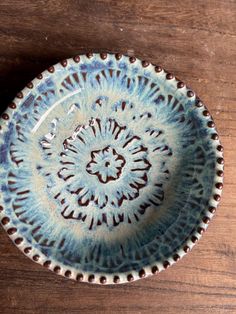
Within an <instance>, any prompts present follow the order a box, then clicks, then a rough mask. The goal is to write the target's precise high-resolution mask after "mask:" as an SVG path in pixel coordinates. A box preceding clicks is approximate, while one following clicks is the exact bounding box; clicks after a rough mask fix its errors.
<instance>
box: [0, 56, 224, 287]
mask: <svg viewBox="0 0 236 314" xmlns="http://www.w3.org/2000/svg"><path fill="white" fill-rule="evenodd" d="M94 55H97V56H99V55H100V58H101V60H102V61H105V60H106V59H107V57H108V56H110V57H114V58H115V59H116V61H117V62H119V60H121V59H122V58H123V57H125V58H129V62H130V63H131V64H135V63H136V62H140V63H141V65H142V67H144V68H150V67H152V69H153V70H154V71H155V72H156V75H165V76H166V81H167V82H168V81H171V82H172V83H173V82H174V83H175V84H176V91H177V90H180V89H181V92H182V93H183V94H185V95H186V96H187V97H189V98H190V99H195V106H196V109H197V110H199V111H200V112H201V113H202V116H203V117H205V121H206V127H208V128H211V129H212V133H211V135H210V136H211V140H212V141H213V142H214V145H215V149H216V158H217V159H216V167H215V178H214V185H213V187H212V195H211V198H210V199H209V206H208V207H207V208H206V209H205V211H204V213H203V215H202V219H201V222H200V223H199V224H198V225H197V226H196V227H195V231H194V232H193V233H191V234H190V235H189V238H188V239H187V240H186V242H185V243H184V244H183V245H182V247H181V248H180V249H179V250H177V251H176V252H174V253H173V255H172V256H170V257H169V258H167V259H166V260H163V261H162V262H157V263H154V264H151V265H149V266H146V267H144V268H142V269H140V270H139V271H136V270H133V271H130V272H125V273H92V272H83V271H78V270H76V269H74V268H73V267H67V266H65V265H63V264H62V263H55V262H53V261H51V260H50V259H48V258H47V257H46V256H45V255H44V254H42V253H41V252H40V251H39V250H37V249H35V248H32V246H31V245H30V244H29V243H28V242H27V241H26V239H24V238H23V237H22V236H21V234H18V231H17V229H16V228H15V227H14V225H13V224H12V223H11V221H10V218H9V217H8V216H7V215H4V208H3V206H1V205H0V219H1V225H2V226H3V228H4V229H5V231H6V232H7V234H8V236H9V237H10V239H11V240H12V241H13V243H14V244H15V245H16V246H17V247H18V248H19V249H20V250H21V251H22V252H23V253H24V254H25V255H26V256H27V257H29V258H30V259H32V260H33V261H34V262H36V263H38V264H40V265H42V266H44V267H45V268H48V269H50V270H51V271H53V272H55V273H57V274H58V275H61V276H64V277H66V278H70V279H73V280H76V281H79V282H87V283H94V284H101V285H104V284H121V283H128V282H132V281H135V280H138V279H141V278H145V277H149V276H152V275H154V274H157V273H159V272H161V271H162V270H165V269H167V268H168V267H169V266H172V265H173V264H175V263H176V262H177V261H178V260H180V259H181V258H183V257H184V256H185V255H186V254H187V253H188V252H189V251H190V250H191V249H192V248H193V247H194V246H195V244H196V243H197V242H198V240H199V239H200V238H201V237H202V234H203V233H204V232H205V231H206V229H207V227H208V225H209V222H210V221H211V219H212V218H213V216H214V214H215V212H216V209H217V206H218V204H219V202H220V199H221V193H222V189H223V175H224V159H223V146H222V145H221V143H220V141H219V135H218V132H217V130H216V127H215V123H214V121H213V118H212V117H211V115H210V113H209V111H208V109H207V107H206V106H205V105H204V104H203V102H202V101H201V100H200V99H199V98H198V97H197V96H196V95H195V93H194V92H193V91H192V90H191V89H189V88H187V86H186V85H185V84H184V83H183V82H182V81H180V80H179V79H177V78H176V77H175V76H174V75H173V74H172V73H169V72H167V71H165V70H164V69H163V68H162V67H161V66H159V65H153V64H151V63H149V62H147V61H145V60H143V61H142V60H140V59H137V58H136V57H134V56H132V57H129V56H126V55H122V54H120V53H116V54H111V53H105V52H104V53H100V54H98V53H97V54H93V53H87V54H86V55H76V56H74V57H73V58H69V59H64V60H62V61H61V62H59V63H57V64H55V65H53V66H51V67H49V68H48V69H47V70H45V71H43V72H42V73H40V74H39V75H37V77H36V78H35V79H34V80H33V81H31V82H29V83H28V84H27V85H26V87H25V88H24V89H23V90H22V91H21V92H19V93H17V95H16V97H15V99H14V100H13V102H12V103H10V105H9V106H8V108H7V109H6V111H5V112H4V113H3V114H2V115H1V118H0V134H2V133H3V128H4V127H6V128H7V127H8V121H9V120H10V119H11V115H12V113H13V112H14V111H15V110H17V107H18V105H19V104H20V102H21V101H22V100H23V99H24V97H25V96H26V95H27V93H28V92H29V91H30V90H31V89H33V88H34V86H37V85H38V84H39V83H40V81H41V80H42V79H43V78H44V77H48V76H49V75H53V73H55V71H58V70H60V69H61V68H66V67H67V66H68V65H71V64H73V63H74V64H78V63H79V62H80V60H81V57H82V56H83V57H85V56H86V57H87V58H88V59H92V58H93V56H94Z"/></svg>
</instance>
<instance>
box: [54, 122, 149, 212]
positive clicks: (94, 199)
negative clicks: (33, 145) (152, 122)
mask: <svg viewBox="0 0 236 314" xmlns="http://www.w3.org/2000/svg"><path fill="white" fill-rule="evenodd" d="M76 129H80V132H79V133H78V134H77V136H76V138H75V139H74V140H73V142H69V141H68V140H67V141H66V142H67V143H69V144H67V146H66V149H67V151H66V152H62V153H61V156H62V160H61V164H63V165H64V166H63V167H62V168H61V169H60V170H59V171H58V176H59V177H60V178H61V179H63V180H64V181H66V182H68V183H67V184H68V188H67V190H68V191H69V192H70V193H71V194H75V195H76V196H77V202H78V204H79V205H80V206H87V205H88V204H89V203H93V204H94V205H96V206H98V207H99V208H104V207H105V206H106V205H108V204H109V206H114V207H120V206H121V205H122V203H123V202H124V200H133V199H135V198H136V197H138V195H139V190H140V189H142V188H143V187H144V186H145V185H146V184H147V181H148V178H147V172H148V171H149V169H150V167H151V164H150V162H149V161H148V159H147V148H146V147H145V146H143V144H142V141H141V139H140V138H139V137H138V136H136V135H134V134H133V132H132V131H131V130H129V129H128V128H126V127H123V126H120V125H119V124H118V123H117V122H116V121H115V120H114V119H108V120H106V119H105V120H104V121H101V120H100V119H96V120H95V121H94V122H93V124H92V125H89V127H87V126H85V125H83V126H82V128H81V127H80V128H78V127H77V128H76ZM95 135H96V136H95ZM107 143H109V145H108V146H106V144H107ZM101 146H103V147H104V146H105V148H102V149H100V150H99V149H97V150H95V149H94V148H96V147H101ZM123 156H125V158H124V157H123ZM88 160H90V161H89V162H87V161H88ZM126 160H127V161H126ZM75 173H76V175H75ZM118 179H119V180H118ZM107 185H109V186H107Z"/></svg>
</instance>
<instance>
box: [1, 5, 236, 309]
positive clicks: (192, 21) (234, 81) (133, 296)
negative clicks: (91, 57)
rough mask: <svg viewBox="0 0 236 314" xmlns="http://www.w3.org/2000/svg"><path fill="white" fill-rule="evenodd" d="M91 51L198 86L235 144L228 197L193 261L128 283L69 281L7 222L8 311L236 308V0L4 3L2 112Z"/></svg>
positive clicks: (229, 153) (228, 147)
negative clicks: (58, 66)
mask: <svg viewBox="0 0 236 314" xmlns="http://www.w3.org/2000/svg"><path fill="white" fill-rule="evenodd" d="M87 51H96V52H101V51H106V52H121V53H125V54H130V55H133V54H134V55H136V56H137V57H140V58H142V59H147V60H148V61H150V62H153V63H156V64H160V65H162V66H163V67H164V68H166V69H168V70H169V71H171V72H173V73H174V74H175V75H176V76H178V77H180V78H181V79H183V80H184V81H185V82H186V83H187V84H188V85H189V86H191V87H192V88H193V89H194V90H195V91H196V92H197V94H198V95H199V96H200V97H201V98H202V99H203V101H204V102H205V103H206V104H207V105H208V108H209V110H210V112H211V113H212V115H213V117H214V119H215V122H216V124H217V127H218V131H219V133H220V135H221V140H222V143H223V145H224V148H225V160H226V167H225V186H224V192H223V198H222V202H221V205H220V207H219V208H218V211H217V214H216V216H215V218H214V219H213V222H211V224H210V226H209V229H208V230H207V232H206V234H205V235H204V237H203V238H202V239H201V241H200V242H199V243H198V245H197V246H196V247H195V248H194V249H193V251H192V252H191V253H189V254H188V255H187V256H186V257H185V258H184V259H182V260H181V261H179V262H178V263H177V264H175V265H174V266H173V267H171V268H170V269H168V270H166V271H165V272H162V273H160V274H159V275H157V276H155V277H152V278H149V279H145V280H140V281H138V282H134V283H131V284H125V285H120V286H92V285H87V284H79V283H77V282H73V281H70V280H67V279H65V278H62V277H59V276H57V275H55V274H53V273H51V272H49V271H47V270H45V269H43V268H42V267H41V266H39V265H37V264H35V263H33V262H31V261H30V260H29V259H27V258H26V257H25V256H24V255H23V254H22V253H21V252H20V251H19V250H18V249H17V248H16V247H15V246H14V245H13V244H12V243H11V241H10V240H9V239H8V237H7V235H6V234H5V232H4V231H3V230H2V228H0V313H3V314H5V313H22V314H27V313H46V314H47V313H57V314H59V313H68V314H69V313H136V314H138V313H236V157H235V156H236V143H235V141H236V1H235V0H225V1H221V0H198V1H197V0H195V1H191V0H189V1H185V0H182V1H170V0H168V1H166V0H164V1H155V0H152V1H149V0H142V1H135V0H132V1H131V0H126V1H123V0H122V1H106V0H99V1H92V0H84V1H72V0H71V1H69V0H51V1H46V0H38V1H34V0H14V1H13V0H1V1H0V100H1V110H2V111H3V110H4V108H5V107H6V106H7V104H8V103H9V102H10V101H11V100H12V98H13V97H14V96H15V94H16V93H17V92H18V91H19V90H21V89H22V88H23V87H24V86H25V85H26V83H28V81H30V80H31V79H32V78H34V77H35V76H36V75H37V74H38V73H39V72H41V71H42V70H44V69H45V68H47V67H48V66H49V65H52V64H54V63H56V62H58V61H59V60H61V59H64V58H66V57H70V56H73V55H76V54H80V53H84V52H87Z"/></svg>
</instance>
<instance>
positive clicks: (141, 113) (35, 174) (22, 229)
mask: <svg viewBox="0 0 236 314" xmlns="http://www.w3.org/2000/svg"><path fill="white" fill-rule="evenodd" d="M50 72H53V73H50ZM177 84H178V83H177V82H176V80H175V79H173V77H171V76H169V77H168V74H166V73H165V72H164V71H163V70H160V69H156V68H155V67H154V66H152V65H149V64H148V63H146V64H142V63H141V62H140V61H139V60H136V59H134V60H130V59H129V58H128V57H125V56H122V57H121V58H119V59H117V58H116V57H115V56H114V55H107V56H106V58H101V56H100V55H93V56H91V57H90V58H88V57H87V56H80V57H78V59H77V60H76V59H75V60H73V59H70V60H68V61H67V64H66V67H65V66H63V65H62V64H58V65H56V66H55V67H52V68H51V70H49V72H47V74H45V73H44V75H43V79H41V77H39V78H38V79H36V81H35V82H34V86H33V88H30V89H29V88H28V89H27V90H25V95H24V98H23V99H22V100H20V101H19V104H18V106H17V109H16V110H15V111H14V113H13V114H12V116H11V118H10V119H9V121H8V122H7V125H6V126H4V127H3V128H2V131H1V132H2V136H1V139H0V150H1V156H0V159H1V168H0V180H1V194H2V202H3V206H4V209H5V214H6V215H7V216H8V217H9V218H10V220H11V223H12V225H13V226H14V227H15V228H16V229H17V232H18V234H19V235H21V236H22V237H23V239H24V241H26V242H27V245H29V246H30V247H32V248H33V252H35V253H36V252H39V255H40V254H42V257H41V258H42V262H44V261H46V260H48V259H49V260H50V261H52V262H53V263H54V264H58V265H60V266H61V267H66V268H68V269H71V271H72V272H75V273H76V272H82V273H83V272H85V273H88V274H89V273H95V274H96V273H98V274H108V275H109V274H121V275H120V276H121V278H122V274H126V273H128V272H131V271H136V272H138V271H139V270H140V269H143V268H145V267H149V266H150V267H153V265H156V264H158V263H163V261H168V260H169V263H171V260H170V258H171V257H172V256H173V255H174V254H175V253H176V252H178V254H180V253H179V251H180V250H181V248H182V247H183V245H184V244H185V243H186V241H187V239H188V238H189V237H190V236H191V235H193V234H194V233H195V232H196V227H197V226H199V225H200V223H201V221H202V218H203V216H204V212H205V209H206V207H207V206H209V205H212V206H215V203H214V200H211V197H212V194H213V191H214V189H215V188H214V182H215V169H216V160H217V156H218V155H217V152H216V146H215V142H214V141H213V140H212V134H213V133H214V130H213V129H212V126H210V125H209V121H208V120H207V119H206V117H205V116H204V113H203V109H201V108H199V107H197V106H196V97H195V94H194V93H193V92H191V91H188V90H187V89H186V87H185V86H184V85H183V86H181V84H179V85H177ZM209 126H210V127H209ZM180 255H181V254H180ZM124 276H125V275H124Z"/></svg>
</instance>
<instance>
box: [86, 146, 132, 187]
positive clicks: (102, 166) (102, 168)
mask: <svg viewBox="0 0 236 314" xmlns="http://www.w3.org/2000/svg"><path fill="white" fill-rule="evenodd" d="M125 163H126V161H125V159H124V157H123V156H122V155H120V154H118V153H117V152H116V150H115V148H112V147H111V146H107V147H105V148H103V149H102V150H95V151H92V152H91V160H90V162H89V163H88V164H87V166H86V170H87V172H88V173H89V174H91V175H95V176H97V178H98V180H99V181H100V182H101V183H104V184H106V183H108V182H109V181H114V180H117V179H118V178H119V177H120V175H121V172H122V169H123V167H124V165H125Z"/></svg>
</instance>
